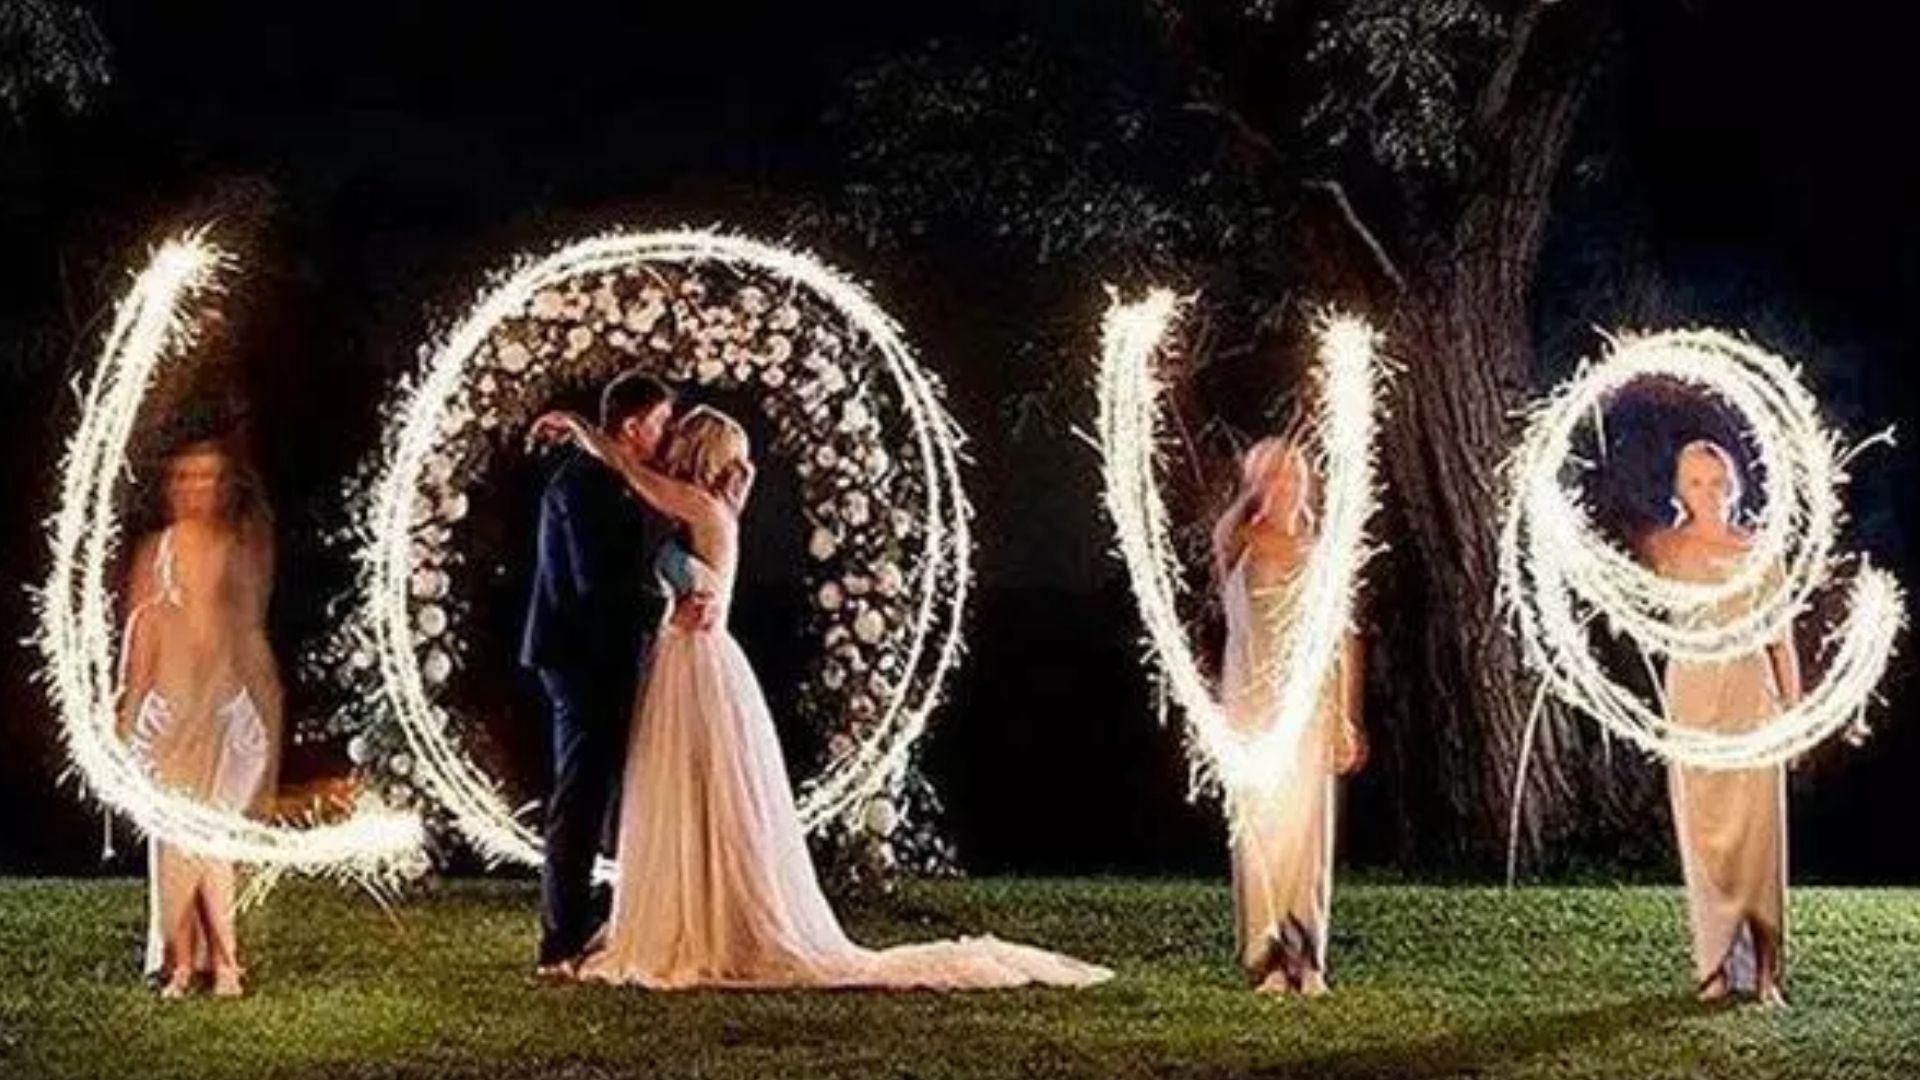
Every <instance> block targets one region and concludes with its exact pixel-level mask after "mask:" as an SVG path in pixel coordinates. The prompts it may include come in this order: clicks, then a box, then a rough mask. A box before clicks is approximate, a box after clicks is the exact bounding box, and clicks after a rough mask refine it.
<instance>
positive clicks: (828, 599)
mask: <svg viewBox="0 0 1920 1080" xmlns="http://www.w3.org/2000/svg"><path fill="white" fill-rule="evenodd" d="M814 600H815V602H816V603H818V604H819V605H820V609H821V610H822V611H838V610H840V605H841V603H843V602H844V601H845V600H846V596H845V595H844V594H843V593H841V591H840V583H839V582H837V581H829V582H827V583H826V584H825V585H822V586H820V592H819V594H818V595H817V596H815V597H814Z"/></svg>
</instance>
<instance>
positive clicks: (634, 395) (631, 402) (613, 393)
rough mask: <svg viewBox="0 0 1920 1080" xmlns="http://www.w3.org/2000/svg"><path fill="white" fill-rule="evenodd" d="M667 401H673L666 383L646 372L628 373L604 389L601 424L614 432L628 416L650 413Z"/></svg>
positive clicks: (618, 377)
mask: <svg viewBox="0 0 1920 1080" xmlns="http://www.w3.org/2000/svg"><path fill="white" fill-rule="evenodd" d="M663 401H665V402H669V403H670V402H672V401H673V391H672V390H671V389H669V388H668V386H667V384H666V383H663V382H661V381H660V380H659V379H656V378H654V377H653V376H651V375H649V374H647V373H646V372H644V371H628V372H624V373H622V374H621V375H619V376H617V377H615V378H614V380H613V381H612V382H610V383H608V384H607V388H606V389H605V390H602V391H600V427H601V429H602V430H605V431H612V430H613V429H614V428H617V427H619V426H620V424H621V422H622V421H624V420H625V419H626V418H627V417H629V416H637V415H643V414H645V413H650V412H652V411H653V410H654V408H655V407H656V406H658V405H659V404H660V403H661V402H663Z"/></svg>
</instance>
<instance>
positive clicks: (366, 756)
mask: <svg viewBox="0 0 1920 1080" xmlns="http://www.w3.org/2000/svg"><path fill="white" fill-rule="evenodd" d="M372 758H373V744H372V743H370V742H368V741H367V737H366V736H365V735H355V736H354V737H353V738H351V739H348V740H347V760H348V761H351V762H353V763H354V764H355V765H365V764H366V763H367V762H368V761H370V760H372Z"/></svg>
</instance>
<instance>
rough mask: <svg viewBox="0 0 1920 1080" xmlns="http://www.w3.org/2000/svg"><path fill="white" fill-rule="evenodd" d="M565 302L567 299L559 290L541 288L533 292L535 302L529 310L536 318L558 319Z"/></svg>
mask: <svg viewBox="0 0 1920 1080" xmlns="http://www.w3.org/2000/svg"><path fill="white" fill-rule="evenodd" d="M564 304H565V301H564V300H563V299H561V296H560V294H559V293H558V292H557V291H555V290H553V289H541V290H540V291H539V292H537V293H534V294H533V304H532V306H531V308H530V309H529V310H530V313H531V314H532V315H533V317H534V318H536V319H557V318H559V317H560V310H561V308H562V307H563V306H564Z"/></svg>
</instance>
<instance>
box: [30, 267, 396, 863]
mask: <svg viewBox="0 0 1920 1080" xmlns="http://www.w3.org/2000/svg"><path fill="white" fill-rule="evenodd" d="M227 261H228V260H227V258H226V256H225V255H224V254H223V253H221V251H220V250H219V249H218V248H216V247H214V246H213V245H212V244H210V243H208V242H207V241H206V240H205V239H204V237H203V235H202V234H201V233H200V232H197V231H196V232H189V233H186V234H183V235H182V236H180V237H177V238H175V239H172V240H169V241H168V242H166V243H165V244H162V245H161V246H160V248H159V249H158V250H157V251H155V252H154V254H153V256H152V258H151V260H150V261H149V262H148V264H147V267H146V268H145V269H144V270H143V271H141V273H140V274H139V275H138V276H137V277H136V278H135V279H134V281H133V285H132V287H131V288H130V289H129V291H128V292H127V295H126V296H125V297H124V298H123V299H122V300H121V301H120V304H119V306H118V308H117V309H116V310H115V313H114V320H113V325H112V328H111V329H110V330H109V331H108V333H107V337H106V342H105V344H104V346H103V347H102V351H101V355H100V361H99V364H98V366H97V367H96V368H95V370H94V372H93V375H92V378H91V380H90V381H89V382H88V384H87V386H86V390H85V392H84V394H83V395H82V400H81V410H80V419H79V423H78V425H77V427H76V428H75V430H74V433H73V435H72V437H71V438H70V439H69V440H68V443H67V449H66V457H65V460H64V461H63V462H62V465H61V472H60V502H59V507H58V509H57V511H56V513H55V515H54V517H53V520H52V523H51V526H52V548H53V552H52V555H53V566H52V569H51V571H50V572H49V573H48V575H47V582H46V586H45V588H44V589H43V590H42V591H41V593H40V597H39V601H40V603H39V615H40V630H39V637H38V644H39V646H40V651H41V654H42V655H43V656H44V657H45V669H44V674H45V677H46V679H47V681H48V683H49V684H50V687H51V690H52V697H53V702H54V707H55V711H56V713H57V714H58V718H59V722H60V732H61V736H62V738H63V740H64V742H65V743H66V748H67V753H68V756H69V758H70V760H71V761H72V765H73V770H74V772H75V773H76V774H77V775H78V776H79V778H80V780H81V782H82V783H83V784H84V785H85V787H86V789H87V790H88V791H90V792H91V793H92V795H93V796H94V797H95V798H96V799H98V800H99V801H100V802H101V803H103V804H105V805H106V806H108V807H110V808H111V809H113V810H116V811H118V812H120V813H122V814H124V815H126V816H127V817H128V818H130V819H131V820H132V821H133V822H134V824H135V825H136V826H137V827H138V828H139V829H140V830H141V831H142V832H144V833H146V834H147V835H149V836H152V837H156V838H158V839H160V840H163V841H165V842H167V843H169V844H173V845H176V846H179V847H181V848H184V849H186V850H188V851H191V852H194V853H196V854H199V855H204V856H208V857H211V858H216V859H221V860H225V861H229V862H237V863H249V864H253V865H256V866H260V867H263V868H264V869H265V870H266V871H267V872H268V875H269V876H271V875H273V874H274V873H276V872H279V871H285V870H295V871H299V872H303V873H313V874H321V875H328V876H335V877H343V878H352V879H356V880H359V881H362V882H366V883H369V884H380V883H382V882H384V881H386V880H388V879H390V878H392V877H394V876H397V875H400V874H403V873H406V872H410V871H411V870H413V869H417V868H418V866H419V865H420V863H421V857H420V853H421V845H422V842H423V833H422V829H421V826H420V823H419V821H418V820H417V819H416V818H414V817H413V816H411V815H407V814H402V813H399V812H397V811H394V810H392V809H390V808H387V807H385V806H382V805H380V804H378V803H376V802H374V801H372V800H370V799H368V800H363V801H362V804H361V805H360V806H358V807H357V809H356V813H355V814H354V815H353V816H352V817H351V818H349V819H347V820H345V821H342V822H338V823H333V824H325V825H314V826H312V827H304V828H290V827H283V826H277V825H272V824H268V823H266V822H262V821H257V820H254V819H252V818H249V817H247V816H245V815H243V814H239V813H234V812H230V811H226V810H222V809H219V808H217V807H214V806H212V805H209V804H206V803H203V802H200V801H198V800H196V799H194V798H191V797H190V796H188V795H187V794H185V793H182V792H177V791H173V790H169V789H167V788H165V787H162V786H160V785H158V784H156V783H155V782H154V781H153V779H152V777H151V776H150V775H149V774H148V772H147V771H146V769H145V768H143V767H142V765H141V763H140V762H139V760H138V759H137V758H136V757H135V756H134V754H133V753H132V752H131V751H130V750H129V748H128V747H127V745H126V744H125V743H123V742H122V741H121V740H120V739H119V738H118V737H117V736H116V734H115V720H116V717H117V714H118V709H119V705H120V699H121V693H122V688H121V685H120V679H119V668H118V652H119V645H120V640H119V627H118V626H117V625H116V624H115V620H114V609H115V600H114V594H113V590H112V589H111V588H110V587H109V586H108V584H107V580H106V578H107V572H108V567H109V565H110V564H111V563H112V561H113V555H114V551H115V548H116V546H117V544H118V541H119V536H120V525H119V521H118V515H117V514H116V512H115V505H114V502H115V500H114V488H115V486H116V485H117V484H118V483H119V482H120V480H121V478H122V477H123V476H124V475H125V473H126V470H127V467H128V463H127V444H128V441H129V439H130V438H131V436H132V433H133V427H134V422H135V420H136V419H137V417H138V416H139V412H140V407H141V404H142V402H143V401H144V399H145V397H146V394H147V389H148V387H149V386H150V385H151V384H152V382H153V379H154V377H155V373H156V372H157V371H158V370H159V368H160V366H161V365H162V364H164V363H165V362H166V361H167V359H168V358H169V357H170V356H175V355H178V354H179V353H180V352H182V351H183V350H184V348H185V346H186V345H187V344H188V343H189V342H191V340H192V337H193V333H194V326H193V323H192V319H191V317H190V316H189V315H188V314H187V313H186V312H185V311H184V310H183V309H184V307H185V305H186V304H187V303H188V302H189V301H191V300H193V299H195V298H196V297H198V296H201V295H204V294H205V293H207V292H208V291H209V290H211V289H213V288H214V287H215V282H214V280H213V279H214V274H215V271H216V270H218V269H219V268H220V267H221V266H222V265H224V264H225V263H226V262H227Z"/></svg>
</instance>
